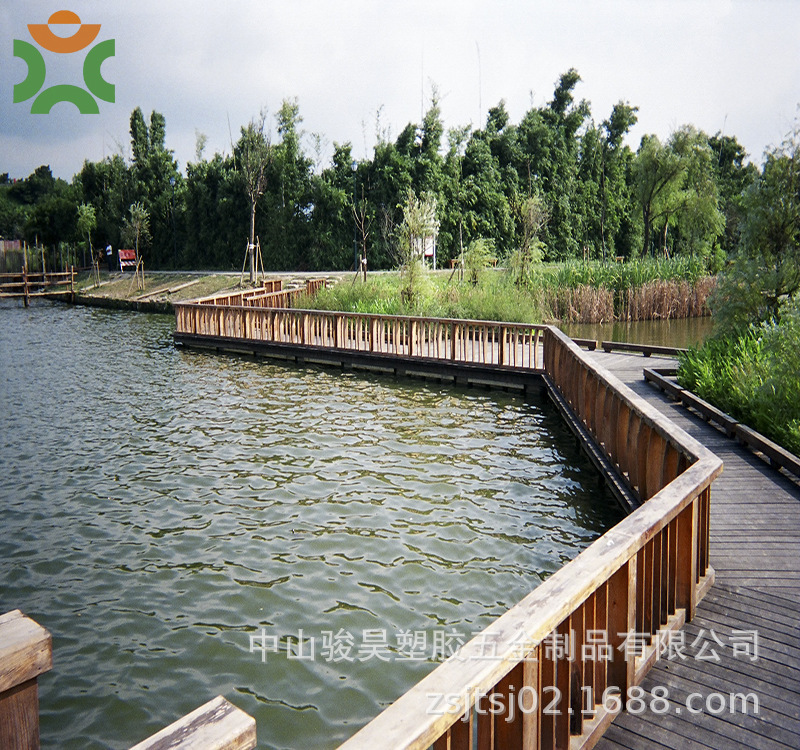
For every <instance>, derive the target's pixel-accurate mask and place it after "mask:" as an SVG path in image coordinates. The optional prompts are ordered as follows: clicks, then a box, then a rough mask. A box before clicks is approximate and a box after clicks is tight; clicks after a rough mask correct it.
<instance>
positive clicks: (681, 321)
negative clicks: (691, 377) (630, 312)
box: [559, 316, 713, 348]
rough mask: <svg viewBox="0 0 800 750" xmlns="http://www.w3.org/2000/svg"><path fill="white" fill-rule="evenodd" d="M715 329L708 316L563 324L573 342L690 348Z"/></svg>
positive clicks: (563, 329) (563, 328)
mask: <svg viewBox="0 0 800 750" xmlns="http://www.w3.org/2000/svg"><path fill="white" fill-rule="evenodd" d="M712 326H713V323H712V319H711V317H709V316H706V317H703V318H675V319H672V320H636V321H628V322H625V321H616V322H614V323H560V324H559V328H561V330H562V331H564V333H566V334H567V335H568V336H572V337H573V338H579V339H595V340H596V341H630V342H632V343H635V344H656V345H658V346H675V347H679V348H688V347H690V346H697V345H699V344H702V343H703V341H705V340H706V339H707V338H708V337H709V336H710V335H711V328H712Z"/></svg>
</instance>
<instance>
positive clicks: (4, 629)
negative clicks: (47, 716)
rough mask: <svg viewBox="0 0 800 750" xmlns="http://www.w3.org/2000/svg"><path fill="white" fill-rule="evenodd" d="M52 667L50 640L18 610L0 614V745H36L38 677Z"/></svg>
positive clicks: (32, 748) (10, 749)
mask: <svg viewBox="0 0 800 750" xmlns="http://www.w3.org/2000/svg"><path fill="white" fill-rule="evenodd" d="M52 666H53V640H52V638H51V636H50V633H48V632H47V630H45V629H44V628H43V627H42V626H41V625H39V624H38V623H36V622H34V621H33V620H31V619H30V618H29V617H26V616H25V615H23V614H22V612H20V611H19V610H18V609H15V610H13V611H11V612H8V613H6V614H4V615H0V748H3V750H36V749H37V748H38V747H39V686H38V682H37V678H38V676H39V675H40V674H43V673H44V672H47V671H48V670H49V669H51V668H52Z"/></svg>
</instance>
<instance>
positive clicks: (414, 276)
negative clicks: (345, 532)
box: [396, 190, 439, 308]
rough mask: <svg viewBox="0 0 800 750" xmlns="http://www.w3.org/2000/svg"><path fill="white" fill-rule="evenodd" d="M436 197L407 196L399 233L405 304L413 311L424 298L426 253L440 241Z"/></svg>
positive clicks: (411, 193)
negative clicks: (426, 250)
mask: <svg viewBox="0 0 800 750" xmlns="http://www.w3.org/2000/svg"><path fill="white" fill-rule="evenodd" d="M436 207H437V203H436V197H435V196H434V195H433V194H432V193H426V194H424V195H423V196H422V197H421V198H418V197H417V196H416V195H415V194H414V191H413V190H409V191H408V194H407V195H406V200H405V203H404V204H403V206H402V209H403V222H402V224H401V225H400V227H399V230H398V233H397V244H396V247H397V258H398V261H399V265H400V280H401V289H400V294H401V298H402V301H403V302H404V303H406V304H407V305H409V307H411V308H413V307H414V306H415V305H416V304H417V303H418V302H419V299H420V296H421V290H422V285H423V284H424V279H425V263H424V261H423V253H424V248H425V245H426V243H427V242H428V241H429V240H430V239H432V240H433V242H435V241H436V236H437V234H438V232H439V219H438V217H437V215H436Z"/></svg>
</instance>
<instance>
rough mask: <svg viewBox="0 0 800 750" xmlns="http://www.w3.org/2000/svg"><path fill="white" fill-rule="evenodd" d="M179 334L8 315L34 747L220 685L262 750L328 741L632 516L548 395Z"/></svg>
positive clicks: (9, 417)
mask: <svg viewBox="0 0 800 750" xmlns="http://www.w3.org/2000/svg"><path fill="white" fill-rule="evenodd" d="M173 326H174V322H173V319H172V318H171V317H164V316H148V315H143V314H135V313H124V312H111V311H104V310H96V309H88V308H71V307H67V306H60V305H53V304H47V303H42V304H35V305H33V306H32V307H31V308H29V309H27V310H26V309H24V308H23V307H22V306H21V305H12V304H6V305H3V306H0V462H1V463H2V469H3V481H2V485H1V486H0V519H2V523H1V524H0V612H5V611H8V610H11V609H17V608H18V609H21V610H22V611H23V612H25V613H26V614H27V615H29V616H30V617H32V618H34V619H35V620H36V621H38V622H39V623H40V624H42V625H43V626H44V627H46V628H48V630H50V632H51V633H52V635H53V644H54V667H53V669H52V671H50V672H48V673H47V674H45V675H43V676H42V677H41V678H40V680H39V684H40V705H41V731H42V743H43V747H45V748H76V749H77V748H80V749H81V750H87V749H88V748H101V747H111V748H124V747H129V746H130V745H132V744H133V743H135V742H137V741H139V740H142V739H144V738H145V737H147V736H149V735H150V734H152V733H153V732H155V731H157V730H158V729H160V728H162V727H163V726H166V725H167V724H169V723H171V722H172V721H174V720H176V719H177V718H179V717H181V716H183V715H184V714H186V713H188V712H189V711H191V710H193V709H194V708H196V707H197V706H199V705H201V704H202V703H204V702H206V701H207V700H209V699H211V698H212V697H214V696H215V695H217V694H220V693H221V694H222V695H224V696H225V697H227V698H228V699H229V700H231V701H232V702H233V703H235V704H236V705H238V706H239V707H240V708H242V709H243V710H245V711H247V712H248V713H250V714H252V715H253V716H254V717H255V718H256V720H257V725H258V737H259V747H264V748H309V747H315V748H333V747H336V746H337V745H338V744H339V743H340V742H342V741H343V740H344V739H346V738H347V737H349V736H350V735H351V734H352V733H353V732H354V731H355V730H356V729H357V728H358V727H360V726H362V725H363V724H365V723H366V722H367V721H368V720H369V719H370V718H372V717H373V716H375V715H376V714H377V713H378V712H379V711H380V710H381V709H382V708H383V707H384V706H386V705H388V704H389V703H390V702H392V701H393V700H394V699H396V698H397V697H398V696H399V695H401V694H402V693H403V692H404V691H405V690H407V689H408V688H409V687H411V686H412V685H413V684H414V683H415V682H417V681H418V680H419V679H420V678H421V677H422V676H424V675H425V674H427V673H428V672H429V671H430V670H431V669H432V668H434V667H435V665H436V664H437V663H438V662H439V661H440V659H441V656H442V654H444V655H447V653H449V651H450V650H451V649H452V648H454V647H456V646H457V645H458V644H459V643H460V642H462V641H465V640H467V639H468V638H469V637H471V635H472V634H473V633H475V632H477V631H479V630H481V629H482V628H484V627H485V626H486V625H487V624H488V623H489V622H491V621H492V620H493V619H494V618H496V617H497V616H499V615H500V614H502V613H503V612H504V611H506V610H507V609H508V608H509V607H510V606H512V605H513V604H514V603H516V602H517V601H518V600H519V599H521V598H522V597H523V596H524V595H525V594H527V593H528V592H529V591H530V590H532V589H533V588H534V587H535V586H536V585H537V584H538V583H539V582H540V581H541V580H543V579H544V578H546V577H547V576H548V575H549V574H551V573H552V572H553V571H555V570H557V569H558V568H559V567H560V566H562V565H563V564H564V563H565V562H567V561H568V560H570V559H572V558H573V557H575V555H576V554H577V553H578V552H579V551H580V550H581V549H583V548H585V547H586V546H587V545H588V544H590V543H591V541H592V540H594V539H595V538H597V536H598V535H600V534H601V533H602V532H603V531H604V530H605V529H607V528H609V527H610V526H611V525H613V524H614V523H616V521H617V520H618V519H619V518H620V517H621V515H620V512H619V510H618V509H617V507H616V506H615V504H614V502H613V500H612V498H611V496H610V495H609V493H608V492H607V491H606V490H605V489H604V488H602V487H601V486H600V485H599V484H598V480H597V476H596V475H595V473H594V471H593V470H592V468H591V466H590V464H589V463H588V461H587V460H586V459H585V457H584V456H583V454H582V453H581V452H580V451H579V450H578V449H577V448H576V444H575V441H574V439H573V438H572V436H571V433H569V431H568V429H567V428H566V427H565V426H564V425H563V424H562V422H561V421H560V419H559V417H558V415H557V413H556V412H555V411H554V410H553V408H552V407H551V406H550V405H549V404H548V403H547V402H544V401H542V402H539V401H533V402H526V401H524V400H522V399H520V398H518V397H515V396H512V395H509V394H505V393H502V392H492V391H485V390H467V389H458V388H453V387H450V386H446V385H439V384H424V383H421V382H415V381H404V380H397V379H392V378H384V377H372V376H367V375H363V374H353V373H351V372H342V371H338V370H324V369H312V368H296V367H287V366H281V365H275V364H270V363H268V362H265V361H254V360H250V359H246V358H237V357H231V356H225V355H211V354H204V353H197V352H191V351H184V350H181V349H179V348H176V347H174V346H173V342H172V332H173ZM301 631H302V633H301ZM253 638H255V640H254V641H253ZM251 644H255V645H256V646H259V645H263V646H264V648H263V650H262V651H259V650H258V649H256V651H252V650H251ZM312 647H313V649H314V652H313V654H312V653H311V649H312ZM348 647H349V650H348Z"/></svg>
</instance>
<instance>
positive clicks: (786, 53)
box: [0, 0, 800, 179]
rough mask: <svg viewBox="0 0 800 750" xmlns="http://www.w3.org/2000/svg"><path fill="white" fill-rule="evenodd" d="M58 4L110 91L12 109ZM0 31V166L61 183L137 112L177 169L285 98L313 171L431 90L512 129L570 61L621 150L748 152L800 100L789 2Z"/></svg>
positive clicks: (118, 9)
mask: <svg viewBox="0 0 800 750" xmlns="http://www.w3.org/2000/svg"><path fill="white" fill-rule="evenodd" d="M62 9H69V10H71V11H73V12H75V13H76V14H77V15H78V16H80V19H81V21H82V22H83V23H84V24H89V23H99V24H101V29H100V33H99V35H98V37H97V39H96V42H95V43H97V42H100V41H103V40H105V39H114V40H115V45H116V54H115V56H114V57H113V58H109V59H108V60H106V61H105V62H104V63H103V66H102V73H103V77H104V78H105V79H106V80H107V81H108V82H109V83H113V84H114V85H115V87H116V100H115V102H114V103H106V102H103V101H100V102H99V104H100V114H99V115H81V114H79V113H78V111H77V109H76V108H75V106H74V105H73V104H70V103H66V102H64V103H58V104H56V105H55V106H54V107H53V108H52V110H51V112H50V114H47V115H45V114H38V115H34V114H31V113H30V108H31V103H32V101H33V99H29V100H28V101H26V102H21V103H16V104H15V103H13V98H12V97H13V87H14V84H17V83H20V82H21V81H22V80H23V79H24V78H25V76H26V75H27V67H26V64H25V63H24V62H23V61H22V60H21V59H18V58H15V57H14V56H13V40H14V39H21V40H24V41H28V42H32V41H33V40H32V39H31V36H30V33H29V31H28V29H27V25H28V24H29V23H42V24H44V23H47V21H48V19H49V18H50V16H51V14H52V13H54V12H55V11H58V10H62ZM76 28H77V27H75V26H71V25H60V26H53V27H52V29H53V31H55V32H57V33H58V34H60V35H61V36H70V35H71V34H72V33H74V31H75V30H76ZM0 29H2V32H0V33H2V44H0V49H2V50H3V51H2V53H1V56H0V173H2V172H9V173H10V175H11V176H12V177H25V176H27V175H28V174H30V173H31V172H32V171H33V170H34V169H35V168H36V167H37V166H39V165H40V164H49V165H50V167H51V168H52V170H53V173H54V174H55V175H56V176H58V177H63V178H65V179H70V178H71V177H72V175H73V174H74V173H75V172H77V171H79V170H80V168H81V165H82V163H83V161H84V160H85V159H89V160H92V161H96V160H100V159H102V158H103V157H104V156H108V155H110V154H113V153H116V152H121V153H123V155H125V156H128V155H129V151H130V147H129V135H128V127H129V118H130V113H131V111H132V110H133V109H134V108H135V107H137V106H139V107H141V108H142V110H143V111H144V112H145V115H146V116H148V117H149V113H150V112H151V110H154V109H155V110H158V111H159V112H162V113H163V114H164V115H165V117H166V121H167V146H168V147H169V148H171V149H173V150H174V152H175V156H176V158H177V159H178V161H179V164H180V168H181V169H182V170H183V169H185V167H186V164H187V162H189V161H194V159H195V144H196V134H197V133H198V132H200V133H203V134H205V135H206V136H207V139H208V141H207V146H206V151H205V156H206V157H210V156H212V155H213V153H214V152H215V151H220V152H230V149H231V145H230V144H231V138H232V137H233V139H234V140H235V139H236V137H237V134H238V131H239V128H240V127H241V126H242V125H243V124H246V123H247V122H248V121H249V120H250V119H252V118H253V117H254V116H255V115H257V114H258V112H259V111H260V110H261V109H262V108H266V109H267V111H268V112H269V116H270V122H271V123H273V124H274V113H275V112H276V111H277V109H278V108H279V107H280V104H281V101H282V100H283V99H286V98H295V97H296V98H297V100H298V103H299V107H300V113H301V115H302V117H303V124H302V127H303V128H304V129H305V131H306V132H307V133H308V134H309V137H308V138H307V140H306V148H307V151H308V152H309V154H310V155H312V156H313V155H314V151H313V148H312V138H311V137H310V134H312V133H317V134H319V135H320V136H321V137H322V143H323V146H324V148H323V150H322V152H321V165H322V166H325V165H326V164H327V157H328V156H329V154H330V152H331V147H332V143H333V142H338V143H343V142H346V141H350V142H351V143H352V144H353V147H354V153H355V155H356V156H357V157H358V158H362V157H368V156H370V155H371V153H372V149H373V146H374V144H375V138H376V136H375V133H376V130H377V129H380V130H381V131H383V132H384V133H389V134H390V135H391V136H392V137H394V136H396V135H397V134H398V133H399V132H400V130H401V129H402V128H403V127H404V126H405V125H406V124H407V123H408V122H419V121H420V119H421V112H422V110H423V109H424V108H426V107H427V105H428V103H429V101H430V96H431V92H432V89H433V88H434V87H435V88H436V89H438V91H439V94H440V98H441V107H442V115H443V118H444V121H445V127H453V126H456V125H467V124H470V123H471V124H472V125H473V126H474V127H479V126H481V125H482V124H483V123H484V122H485V117H486V112H487V110H488V108H489V107H492V106H494V105H496V104H497V103H498V102H499V101H500V100H501V99H504V100H505V101H506V107H507V109H508V111H509V113H510V115H511V117H512V120H513V121H514V122H518V121H519V120H520V119H521V117H522V116H523V114H524V113H525V112H526V111H527V110H528V109H529V108H530V107H531V104H533V105H534V106H541V105H543V104H545V103H546V102H548V101H549V100H550V98H551V97H552V93H553V87H554V83H555V81H556V80H557V79H558V77H559V75H560V74H561V73H563V72H564V71H566V70H568V69H569V68H570V67H574V68H576V69H577V70H578V72H579V73H580V75H581V77H582V82H581V83H580V84H579V85H578V88H577V90H576V93H577V96H578V97H579V98H584V99H587V100H588V101H589V102H590V103H591V109H592V116H593V117H594V119H595V120H596V121H597V122H601V121H602V120H603V119H605V118H606V117H607V116H608V115H609V113H610V111H611V108H612V107H613V105H614V104H615V103H616V102H617V101H619V100H625V101H628V102H629V103H631V104H632V105H635V106H638V107H639V123H638V124H637V126H636V127H635V129H634V130H633V131H632V133H631V135H630V137H629V139H628V142H629V143H630V145H631V146H632V147H633V148H636V147H637V145H638V143H639V139H640V138H641V136H642V135H643V134H644V133H656V134H657V135H659V136H660V137H661V138H666V137H668V136H669V134H670V132H671V131H672V130H674V129H675V128H677V127H679V126H680V125H682V124H685V123H692V124H694V125H696V126H697V127H698V128H701V129H703V130H705V131H707V132H709V133H716V132H718V131H722V132H724V133H725V134H726V135H735V136H736V137H737V138H738V139H739V140H740V141H741V142H742V143H743V144H744V146H745V148H746V149H747V150H748V152H749V154H750V155H751V158H752V159H753V160H754V161H756V162H757V163H760V162H761V156H762V154H763V151H764V149H765V148H768V147H770V146H773V145H776V144H778V143H780V142H781V140H782V138H783V136H784V135H785V134H786V132H787V131H788V130H789V128H790V127H791V125H792V122H793V121H794V120H795V118H796V117H797V116H798V110H797V106H798V103H800V2H798V0H738V1H737V0H685V1H684V0H603V1H602V2H599V1H598V2H588V1H581V0H280V1H279V2H278V1H274V0H213V1H212V0H157V1H156V0H136V2H130V0H125V1H124V2H122V0H53V1H52V2H49V1H45V0H26V2H20V1H19V0H0ZM87 49H89V48H87ZM86 51H87V50H84V51H82V52H76V53H72V54H66V55H56V54H55V53H51V52H46V51H45V52H43V56H44V59H45V63H46V67H47V78H46V81H45V87H47V86H50V85H54V84H58V83H75V84H81V83H82V73H81V69H82V63H83V58H84V57H85V54H86Z"/></svg>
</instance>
